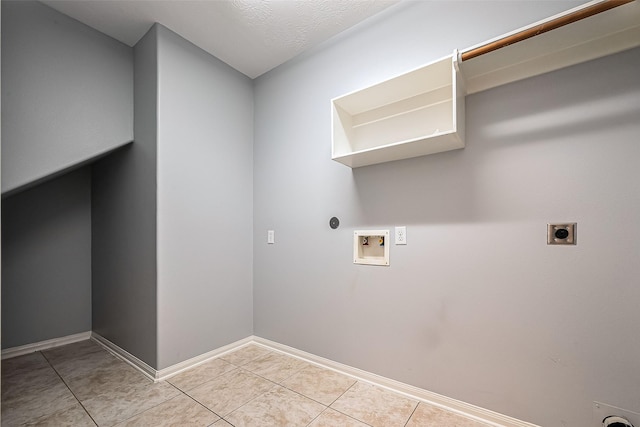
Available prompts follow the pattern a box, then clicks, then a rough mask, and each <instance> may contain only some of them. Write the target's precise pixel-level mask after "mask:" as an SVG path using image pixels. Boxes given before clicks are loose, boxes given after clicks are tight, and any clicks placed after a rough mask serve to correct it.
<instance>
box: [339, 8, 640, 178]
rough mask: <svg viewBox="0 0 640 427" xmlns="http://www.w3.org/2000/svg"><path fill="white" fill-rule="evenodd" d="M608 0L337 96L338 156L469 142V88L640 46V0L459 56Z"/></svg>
mask: <svg viewBox="0 0 640 427" xmlns="http://www.w3.org/2000/svg"><path fill="white" fill-rule="evenodd" d="M606 2H607V0H594V1H591V2H589V3H585V4H583V5H581V6H579V7H576V8H574V9H571V10H568V11H566V12H563V13H561V14H558V15H555V16H552V17H550V18H548V19H545V20H543V21H540V22H536V23H534V24H531V25H529V26H527V27H524V28H521V29H518V30H516V31H513V32H512V33H508V34H506V35H503V36H500V37H497V38H495V39H493V40H489V41H486V42H483V43H480V44H478V45H476V46H473V47H470V48H468V49H466V50H464V51H463V52H462V53H461V54H460V55H459V54H458V52H457V51H456V52H454V54H453V55H451V56H448V57H445V58H443V59H439V60H437V61H434V62H432V63H429V64H427V65H425V66H423V67H420V68H418V69H415V70H413V71H409V72H408V73H405V74H402V75H399V76H397V77H394V78H391V79H389V80H387V81H384V82H382V83H379V84H376V85H374V86H371V87H368V88H366V89H362V90H359V91H356V92H352V93H349V94H347V95H344V96H341V97H338V98H335V99H333V100H332V101H331V108H332V159H333V160H336V161H338V162H340V163H343V164H345V165H347V166H349V167H352V168H357V167H360V166H367V165H372V164H376V163H382V162H390V161H393V160H400V159H407V158H411V157H418V156H424V155H427V154H434V153H439V152H442V151H448V150H455V149H458V148H464V145H465V135H464V121H465V96H466V95H467V94H472V93H476V92H480V91H483V90H487V89H491V88H494V87H496V86H500V85H504V84H507V83H511V82H514V81H517V80H521V79H525V78H528V77H533V76H536V75H539V74H543V73H546V72H550V71H554V70H558V69H560V68H564V67H568V66H571V65H575V64H579V63H581V62H585V61H588V60H592V59H596V58H599V57H602V56H606V55H611V54H614V53H617V52H621V51H623V50H626V49H631V48H634V47H637V46H640V0H635V1H632V2H630V3H628V4H624V5H622V6H618V7H614V8H613V9H610V10H607V11H605V12H602V13H598V14H596V15H593V16H590V17H588V18H585V19H582V20H579V21H576V22H572V23H570V24H568V25H565V26H563V27H560V28H556V29H554V30H551V31H548V32H545V33H542V34H538V35H536V36H535V37H531V38H529V39H526V40H523V41H520V42H517V43H513V44H511V45H508V46H505V47H501V48H500V49H498V50H495V51H492V52H489V53H484V54H482V55H480V56H477V57H475V58H472V59H468V60H465V61H461V58H463V55H464V53H465V52H469V51H471V50H474V49H476V48H478V47H481V46H485V45H488V44H490V43H493V42H496V41H500V40H501V39H505V38H507V37H509V36H511V35H514V34H517V33H520V32H522V31H525V30H530V29H536V28H538V27H544V26H545V25H546V24H547V23H549V22H551V21H553V20H556V19H558V18H564V17H566V16H567V15H570V14H572V13H576V12H582V11H584V10H585V9H587V8H590V7H592V6H597V5H600V4H602V3H606ZM603 78H604V77H603Z"/></svg>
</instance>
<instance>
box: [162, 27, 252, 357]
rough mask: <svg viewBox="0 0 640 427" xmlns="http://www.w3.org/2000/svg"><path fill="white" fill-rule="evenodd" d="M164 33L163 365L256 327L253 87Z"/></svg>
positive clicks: (240, 75) (208, 348)
mask: <svg viewBox="0 0 640 427" xmlns="http://www.w3.org/2000/svg"><path fill="white" fill-rule="evenodd" d="M156 27H157V29H158V76H159V77H158V211H157V221H158V231H157V233H158V234H157V236H158V238H157V242H158V246H157V254H158V367H159V369H162V368H166V367H168V366H171V365H173V364H175V363H178V362H181V361H184V360H186V359H189V358H191V357H194V356H197V355H200V354H203V353H206V352H207V351H210V350H212V349H215V348H218V347H221V346H223V345H226V344H229V343H231V342H234V341H237V340H240V339H243V338H246V337H247V336H250V335H252V333H253V306H252V303H253V299H252V279H253V276H252V272H253V270H252V265H253V234H252V225H253V224H252V215H253V188H252V186H253V126H252V123H253V83H252V81H251V80H250V79H249V78H248V77H246V76H244V75H242V74H241V73H239V72H238V71H236V70H234V69H232V68H231V67H229V66H228V65H226V64H224V63H223V62H222V61H220V60H218V59H217V58H214V57H213V56H211V55H210V54H208V53H206V52H204V51H203V50H201V49H200V48H198V47H196V46H195V45H193V44H191V43H190V42H188V41H187V40H185V39H183V38H182V37H180V36H179V35H177V34H175V33H173V32H172V31H170V30H169V29H167V28H165V27H163V26H161V25H156Z"/></svg>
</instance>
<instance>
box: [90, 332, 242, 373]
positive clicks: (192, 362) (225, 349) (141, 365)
mask: <svg viewBox="0 0 640 427" xmlns="http://www.w3.org/2000/svg"><path fill="white" fill-rule="evenodd" d="M91 339H92V340H94V341H95V342H96V343H98V344H100V345H101V346H102V347H104V348H105V349H106V350H107V351H109V352H110V353H112V354H113V355H114V356H116V357H117V358H118V359H121V360H122V361H124V362H126V363H128V364H129V365H131V366H132V367H133V368H135V369H137V370H138V371H140V372H141V373H142V374H144V375H145V376H146V377H147V378H149V379H151V380H153V381H155V382H157V381H163V380H166V379H167V378H170V377H172V376H174V375H177V374H179V373H180V372H183V371H186V370H187V369H190V368H193V367H195V366H198V365H201V364H202V363H204V362H207V361H209V360H211V359H213V358H215V357H219V356H222V355H224V354H226V353H229V352H231V351H235V350H237V349H239V348H241V347H244V346H246V345H249V344H251V343H252V342H253V339H254V337H253V336H249V337H247V338H243V339H241V340H239V341H236V342H234V343H231V344H228V345H225V346H222V347H219V348H216V349H214V350H211V351H209V352H207V353H204V354H201V355H199V356H196V357H192V358H191V359H188V360H185V361H182V362H179V363H176V364H175V365H172V366H169V367H167V368H164V369H160V370H156V369H155V368H153V367H151V366H149V365H148V364H147V363H146V362H144V361H142V360H140V359H138V358H137V357H136V356H134V355H133V354H131V353H129V352H128V351H126V350H125V349H123V348H122V347H120V346H118V345H116V344H114V343H112V342H111V341H109V340H108V339H106V338H105V337H103V336H101V335H100V334H97V333H95V332H92V333H91Z"/></svg>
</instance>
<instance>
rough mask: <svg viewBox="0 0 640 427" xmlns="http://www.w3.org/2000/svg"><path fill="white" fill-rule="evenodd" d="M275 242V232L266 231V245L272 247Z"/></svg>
mask: <svg viewBox="0 0 640 427" xmlns="http://www.w3.org/2000/svg"><path fill="white" fill-rule="evenodd" d="M275 242H276V232H275V231H274V230H267V243H268V244H270V245H273V244H274V243H275Z"/></svg>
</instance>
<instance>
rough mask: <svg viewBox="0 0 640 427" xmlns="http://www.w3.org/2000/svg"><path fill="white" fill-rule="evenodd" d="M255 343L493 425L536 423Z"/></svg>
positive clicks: (527, 425) (262, 341) (529, 426)
mask: <svg viewBox="0 0 640 427" xmlns="http://www.w3.org/2000/svg"><path fill="white" fill-rule="evenodd" d="M253 341H254V343H255V344H258V345H261V346H263V347H265V348H268V349H270V350H274V351H277V352H279V353H284V354H286V355H289V356H292V357H296V358H298V359H302V360H304V361H306V362H309V363H312V364H314V365H317V366H320V367H323V368H327V369H331V370H332V371H336V372H339V373H342V374H345V375H348V376H350V377H353V378H355V379H357V380H359V381H364V382H366V383H369V384H373V385H375V386H378V387H382V388H384V389H387V390H390V391H393V392H395V393H399V394H402V395H405V396H407V397H410V398H412V399H416V400H419V401H422V402H425V403H428V404H430V405H433V406H437V407H440V408H442V409H445V410H447V411H450V412H454V413H456V414H459V415H462V416H464V417H467V418H470V419H473V420H476V421H480V422H483V423H486V424H488V425H490V426H495V427H539V426H537V425H535V424H531V423H528V422H526V421H521V420H518V419H516V418H512V417H509V416H507V415H503V414H499V413H497V412H493V411H490V410H488V409H484V408H480V407H478V406H475V405H471V404H469V403H466V402H462V401H459V400H456V399H452V398H450V397H446V396H442V395H440V394H437V393H433V392H431V391H427V390H424V389H421V388H418V387H414V386H412V385H409V384H405V383H401V382H399V381H396V380H392V379H390V378H386V377H383V376H380V375H376V374H373V373H371V372H367V371H363V370H361V369H358V368H354V367H351V366H348V365H344V364H342V363H338V362H334V361H333V360H330V359H325V358H323V357H319V356H316V355H314V354H311V353H307V352H304V351H302V350H298V349H295V348H293V347H289V346H286V345H284V344H280V343H277V342H274V341H270V340H267V339H264V338H260V337H255V336H254V337H253Z"/></svg>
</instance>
